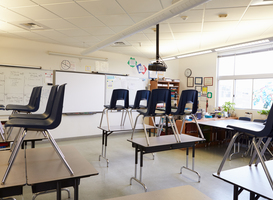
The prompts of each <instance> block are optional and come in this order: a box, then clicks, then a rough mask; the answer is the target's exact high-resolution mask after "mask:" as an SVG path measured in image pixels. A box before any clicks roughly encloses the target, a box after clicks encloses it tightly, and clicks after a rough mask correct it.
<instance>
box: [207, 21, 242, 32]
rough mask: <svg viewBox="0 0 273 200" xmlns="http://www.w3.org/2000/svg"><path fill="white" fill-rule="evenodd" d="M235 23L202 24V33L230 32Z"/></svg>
mask: <svg viewBox="0 0 273 200" xmlns="http://www.w3.org/2000/svg"><path fill="white" fill-rule="evenodd" d="M236 25H237V21H226V22H206V23H204V27H203V31H205V32H209V31H223V30H232V29H234V28H235V27H236Z"/></svg>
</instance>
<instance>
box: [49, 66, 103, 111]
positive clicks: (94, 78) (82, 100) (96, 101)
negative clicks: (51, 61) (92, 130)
mask: <svg viewBox="0 0 273 200" xmlns="http://www.w3.org/2000/svg"><path fill="white" fill-rule="evenodd" d="M64 83H67V85H66V87H65V96H64V105H63V113H88V112H101V111H102V110H103V105H104V99H105V75H101V74H91V73H85V72H70V71H58V70H56V71H54V84H58V85H61V84H64Z"/></svg>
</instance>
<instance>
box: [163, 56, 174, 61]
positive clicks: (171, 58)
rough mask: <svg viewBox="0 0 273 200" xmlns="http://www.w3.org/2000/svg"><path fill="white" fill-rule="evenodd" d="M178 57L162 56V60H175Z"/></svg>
mask: <svg viewBox="0 0 273 200" xmlns="http://www.w3.org/2000/svg"><path fill="white" fill-rule="evenodd" d="M174 59H176V57H170V58H162V60H164V61H166V60H174Z"/></svg>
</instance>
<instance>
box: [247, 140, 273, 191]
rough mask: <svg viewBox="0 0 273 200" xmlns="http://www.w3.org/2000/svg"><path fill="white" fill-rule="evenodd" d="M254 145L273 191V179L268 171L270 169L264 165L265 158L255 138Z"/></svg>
mask: <svg viewBox="0 0 273 200" xmlns="http://www.w3.org/2000/svg"><path fill="white" fill-rule="evenodd" d="M252 143H253V146H254V148H255V150H256V153H257V154H258V157H259V159H260V161H261V164H262V167H263V169H264V172H265V175H266V177H267V179H268V181H269V184H270V186H271V189H272V190H273V181H272V178H271V176H270V173H269V171H268V169H267V167H266V165H265V163H264V160H263V157H262V155H261V153H260V151H259V148H258V146H257V144H256V141H255V138H253V139H252Z"/></svg>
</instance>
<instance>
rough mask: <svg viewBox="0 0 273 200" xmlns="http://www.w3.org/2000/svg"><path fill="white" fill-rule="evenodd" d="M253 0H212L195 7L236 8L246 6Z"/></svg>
mask: <svg viewBox="0 0 273 200" xmlns="http://www.w3.org/2000/svg"><path fill="white" fill-rule="evenodd" d="M251 1H252V0H224V1H223V0H212V1H209V2H207V3H205V5H200V6H197V7H195V8H194V9H203V8H204V6H205V7H206V8H207V9H208V8H235V7H246V6H248V5H249V4H250V2H251Z"/></svg>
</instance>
